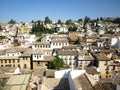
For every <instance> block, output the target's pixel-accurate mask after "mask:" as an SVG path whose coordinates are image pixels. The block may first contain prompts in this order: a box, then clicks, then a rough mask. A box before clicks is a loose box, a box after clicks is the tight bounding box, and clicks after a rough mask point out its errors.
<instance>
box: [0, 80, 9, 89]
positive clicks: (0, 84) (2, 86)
mask: <svg viewBox="0 0 120 90" xmlns="http://www.w3.org/2000/svg"><path fill="white" fill-rule="evenodd" d="M0 90H11V89H10V86H8V85H7V79H6V78H1V79H0Z"/></svg>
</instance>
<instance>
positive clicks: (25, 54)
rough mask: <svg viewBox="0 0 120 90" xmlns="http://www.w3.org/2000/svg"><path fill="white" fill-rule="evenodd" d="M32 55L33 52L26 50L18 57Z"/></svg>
mask: <svg viewBox="0 0 120 90" xmlns="http://www.w3.org/2000/svg"><path fill="white" fill-rule="evenodd" d="M32 53H33V50H32V49H30V48H28V49H27V50H26V51H25V52H24V53H23V54H22V55H21V56H19V57H26V56H31V54H32Z"/></svg>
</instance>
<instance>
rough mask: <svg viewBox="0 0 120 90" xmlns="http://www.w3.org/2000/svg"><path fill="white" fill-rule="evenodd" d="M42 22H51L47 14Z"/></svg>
mask: <svg viewBox="0 0 120 90" xmlns="http://www.w3.org/2000/svg"><path fill="white" fill-rule="evenodd" d="M44 23H45V24H47V23H48V24H51V23H52V21H51V20H50V19H49V17H48V16H47V17H45V21H44Z"/></svg>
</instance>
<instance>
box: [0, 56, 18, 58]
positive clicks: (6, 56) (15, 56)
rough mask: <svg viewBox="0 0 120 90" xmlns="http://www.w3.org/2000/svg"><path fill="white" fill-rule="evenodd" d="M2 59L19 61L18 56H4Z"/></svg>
mask: <svg viewBox="0 0 120 90" xmlns="http://www.w3.org/2000/svg"><path fill="white" fill-rule="evenodd" d="M0 59H19V57H18V56H2V57H0Z"/></svg>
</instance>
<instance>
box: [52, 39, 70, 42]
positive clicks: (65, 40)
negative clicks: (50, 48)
mask: <svg viewBox="0 0 120 90" xmlns="http://www.w3.org/2000/svg"><path fill="white" fill-rule="evenodd" d="M51 42H53V43H59V42H68V40H67V39H64V40H53V41H51Z"/></svg>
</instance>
